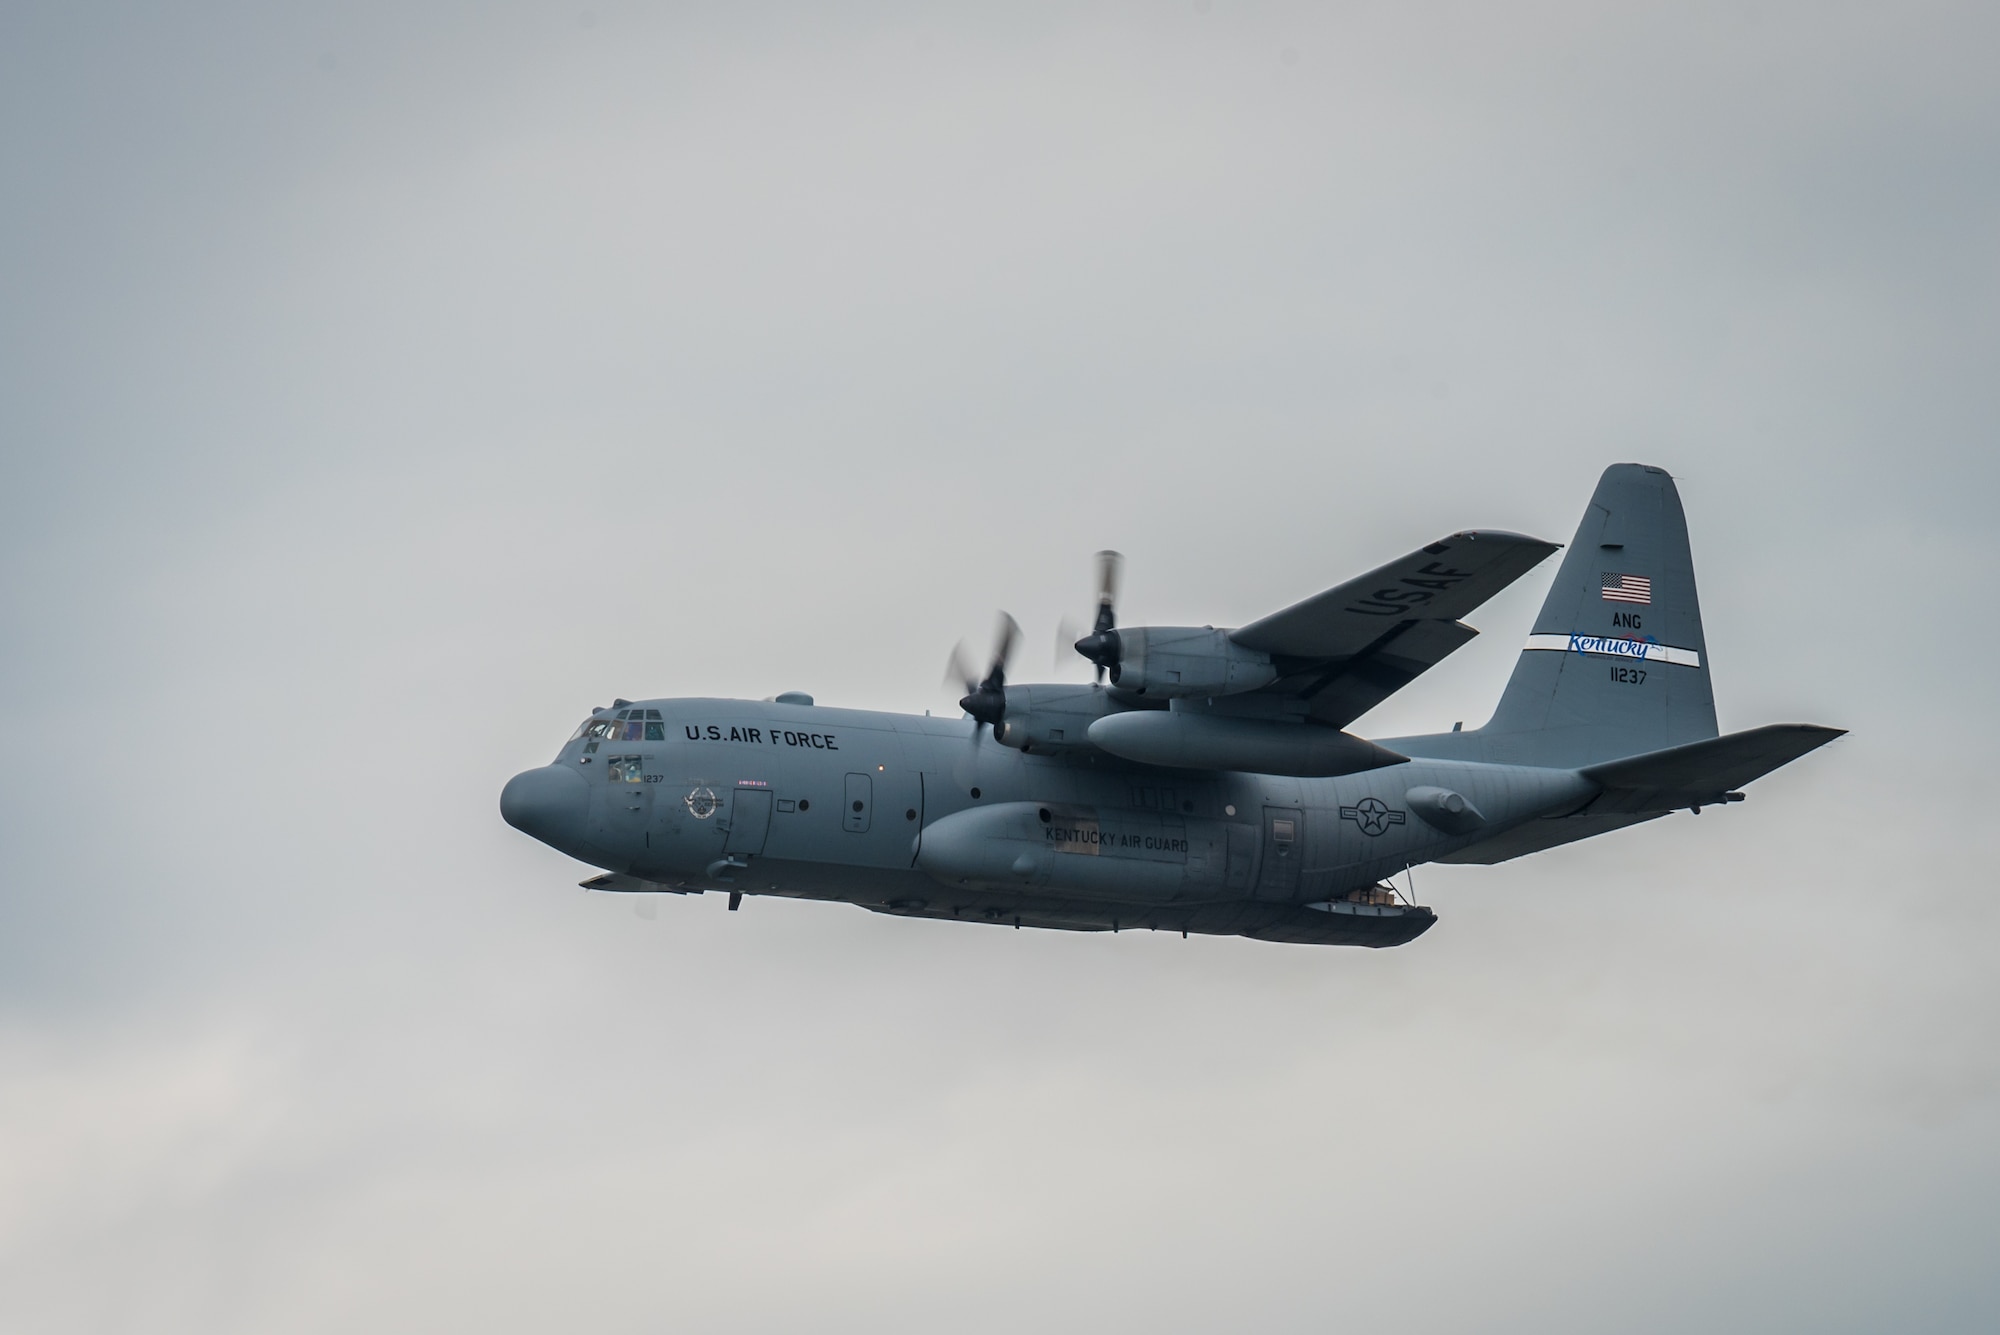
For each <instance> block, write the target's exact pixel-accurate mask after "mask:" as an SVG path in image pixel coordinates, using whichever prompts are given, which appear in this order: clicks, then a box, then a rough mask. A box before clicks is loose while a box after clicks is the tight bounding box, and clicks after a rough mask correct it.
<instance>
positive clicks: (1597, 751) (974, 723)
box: [500, 464, 1841, 946]
mask: <svg viewBox="0 0 2000 1335" xmlns="http://www.w3.org/2000/svg"><path fill="white" fill-rule="evenodd" d="M1556 550H1557V547H1556V545H1555V544H1554V543H1548V542H1542V541H1539V540H1537V539H1535V538H1529V537H1524V536H1522V535H1520V534H1518V533H1506V532H1497V531H1489V530H1479V531H1474V532H1468V533H1454V534H1452V535H1451V536H1450V537H1448V538H1443V539H1441V540H1439V541H1437V542H1434V543H1431V544H1430V545H1429V546H1427V547H1424V548H1423V549H1421V550H1419V551H1416V552H1412V553H1411V554H1410V555H1408V556H1406V557H1403V558H1402V559H1401V560H1397V561H1392V562H1390V563H1389V564H1388V565H1385V566H1383V567H1381V568H1380V569H1378V570H1372V571H1370V572H1369V573H1367V574H1365V575H1361V576H1359V577H1358V578H1355V579H1352V580H1349V581H1348V582H1347V583H1345V584H1341V585H1338V586H1336V587H1334V588H1331V589H1328V590H1327V591H1326V592H1324V593H1321V594H1318V595H1316V596H1314V597H1311V598H1308V599H1306V600H1305V601H1304V602H1301V603H1297V604H1295V605H1293V606H1291V607H1287V608H1285V609H1284V610H1282V611H1279V612H1273V613H1272V614H1271V615H1269V616H1267V617H1264V618H1262V619H1261V620H1258V621H1253V622H1251V623H1250V624H1249V625H1247V626H1243V627H1241V628H1239V629H1236V630H1217V629H1215V628H1213V627H1210V626H1195V627H1186V626H1143V627H1121V626H1119V625H1117V622H1116V616H1115V613H1114V609H1113V595H1114V591H1115V586H1116V580H1117V572H1118V562H1117V558H1116V557H1115V555H1113V554H1111V553H1104V554H1102V556H1101V564H1100V579H1099V589H1100V594H1099V607H1098V616H1097V624H1096V626H1095V627H1094V629H1093V630H1092V632H1091V633H1090V634H1089V635H1087V636H1085V637H1084V638H1082V639H1080V640H1078V641H1077V644H1076V648H1077V652H1079V653H1080V654H1082V655H1083V656H1084V657H1085V658H1086V659H1089V660H1090V661H1091V662H1093V663H1095V664H1096V665H1097V676H1098V681H1097V682H1096V683H1094V684H1068V685H1011V684H1009V683H1008V681H1007V677H1006V664H1007V659H1008V656H1009V653H1010V651H1011V649H1012V647H1013V644H1014V641H1015V639H1016V637H1017V632H1016V630H1015V628H1014V626H1013V623H1012V621H1011V620H1009V619H1006V618H1003V619H1002V633H1001V636H1000V644H999V646H998V648H997V649H996V652H995V654H994V657H993V662H992V666H991V667H990V669H989V670H988V671H987V673H986V675H985V676H984V678H983V679H981V680H978V681H971V680H968V681H967V687H966V694H965V698H964V699H963V700H961V701H960V702H959V703H960V705H961V707H962V708H963V709H964V710H965V713H966V715H967V716H969V720H970V727H969V735H968V719H967V718H957V719H948V718H931V717H930V716H928V715H922V716H918V715H909V714H880V713H873V712H869V711H864V710H854V709H831V708H826V707H824V706H821V705H817V704H815V703H814V702H813V699H812V697H811V696H809V695H805V694H802V693H798V692H788V693H786V694H784V695H780V696H777V697H775V698H774V699H770V700H763V701H750V700H709V699H688V700H643V701H637V702H634V701H627V700H618V701H615V702H614V703H613V704H612V705H610V706H608V707H606V708H603V709H598V710H594V711H593V712H592V714H591V716H590V718H588V719H586V720H585V721H584V723H583V725H582V726H581V727H579V728H578V729H577V730H576V734H575V735H574V736H573V737H571V738H570V740H569V742H568V743H567V744H566V745H565V746H564V747H563V748H562V751H561V753H560V754H559V755H558V756H557V757H556V759H555V761H554V762H553V763H551V764H548V765H544V766H542V767H541V768H539V769H531V770H528V771H527V772H525V773H522V774H517V775H515V776H514V778H512V779H511V780H509V781H508V783H507V786H506V789H505V790H504V791H503V792H502V793H501V795H500V812H501V815H502V816H503V817H504V818H505V819H506V821H507V822H508V823H509V824H510V825H513V826H514V827H515V828H516V829H519V830H521V831H523V832H524V833H526V834H529V835H532V836H534V837H535V838H536V839H539V840H541V841H542V842H543V843H546V844H548V845H550V846H551V847H553V848H557V849H559V850H561V851H562V852H564V853H567V854H569V855H570V856H571V857H574V858H577V859H580V860H581V861H583V862H586V863H589V864H590V865H592V866H594V867H597V868H601V869H603V874H602V875H597V876H593V877H591V878H590V879H588V880H586V881H584V882H583V883H582V884H583V885H584V886H585V887H586V888H588V889H592V890H607V891H623V892H640V893H646V892H666V893H673V894H700V893H702V892H703V891H707V890H718V891H725V892H727V893H728V895H729V907H730V908H731V909H734V908H737V907H738V906H739V905H740V904H741V903H742V898H743V896H744V895H776V896H783V897H787V898H794V899H830V900H842V901H845V902H848V903H852V904H859V905H860V906H861V907H863V908H866V909H872V910H874V911H875V912H877V913H890V914H899V915H902V916H905V917H919V918H957V919H963V920H966V921H970V922H984V923H1000V924H1004V925H1010V926H1014V927H1059V928H1067V929H1071V930H1081V931H1096V930H1104V929H1108V930H1111V931H1117V930H1119V929H1120V928H1148V929H1152V930H1155V931H1177V932H1180V933H1182V934H1183V935H1185V934H1187V933H1188V932H1208V933H1218V934H1224V935H1232V934H1233V935H1239V936H1249V937H1255V938H1257V939H1258V940H1262V941H1291V942H1300V943H1311V944H1323V945H1357V946H1395V945H1401V944H1403V943H1404V942H1406V941H1409V940H1412V939H1413V938H1415V937H1416V936H1418V935H1419V934H1420V933H1422V932H1423V931H1424V930H1425V929H1426V928H1428V927H1429V926H1430V925H1431V924H1432V923H1434V922H1436V921H1437V918H1436V915H1434V914H1433V913H1432V912H1431V911H1430V910H1429V909H1428V908H1424V907H1421V906H1419V905H1417V904H1414V903H1411V902H1409V901H1408V900H1407V899H1405V898H1404V897H1403V896H1402V895H1399V894H1398V893H1396V892H1395V891H1394V890H1393V889H1392V888H1391V886H1390V885H1389V884H1387V883H1386V882H1387V879H1388V878H1389V877H1392V876H1393V875H1395V874H1396V873H1399V872H1403V871H1405V870H1406V869H1408V868H1410V867H1412V866H1414V865H1416V864H1418V863H1425V862H1459V863H1467V862H1469V863H1495V862H1504V861H1506V860H1508V859H1509V858H1517V857H1520V856H1522V855H1523V854H1526V853H1533V852H1537V851H1539V850H1541V849H1545V848H1553V847H1555V846H1556V845H1558V844H1567V843H1570V842H1573V841H1575V840H1578V839H1587V838H1589V837H1591V836H1593V835H1599V834H1606V833H1609V832H1610V831H1612V830H1618V829H1623V828H1624V827H1626V826H1628V825H1636V824H1638V823H1639V822H1641V821H1648V820H1653V819H1656V818H1658V817H1660V816H1664V815H1666V814H1668V813H1669V812H1674V811H1683V810H1685V811H1693V812H1697V813H1698V812H1700V811H1701V810H1702V808H1704V807H1709V806H1722V805H1725V804H1728V803H1733V802H1740V801H1742V800H1743V794H1742V792H1741V791H1739V790H1740V789H1741V788H1742V787H1743V786H1744V785H1745V784H1746V783H1748V782H1749V781H1750V780H1752V779H1755V778H1758V777H1760V776H1762V775H1764V774H1768V773H1769V772H1771V771H1772V770H1774V769H1777V768H1778V767H1779V766H1780V765H1784V764H1786V763H1787V762H1789V761H1792V760H1795V759H1797V758H1798V757H1800V756H1802V755H1804V754H1805V753H1806V752H1808V751H1811V750H1813V749H1814V748H1815V747H1819V746H1822V745H1824V744H1825V743H1827V742H1829V741H1831V740H1833V739H1834V738H1835V737H1838V736H1840V735H1841V730H1840V729H1838V728H1825V727H1818V726H1814V725H1812V724H1772V725H1768V726H1766V727H1761V728H1752V729H1750V730H1749V731H1747V732H1735V733H1730V734H1729V735H1728V736H1726V737H1725V736H1719V735H1718V734H1717V730H1716V724H1715V697H1714V694H1713V693H1712V691H1711V689H1710V684H1709V675H1708V673H1709V661H1708V645H1707V644H1706V642H1705V641H1704V640H1703V638H1702V631H1701V613H1700V611H1699V608H1698V607H1697V605H1696V601H1695V584H1694V562H1693V559H1692V557H1691V555H1690V553H1689V550H1688V538H1687V522H1686V520H1685V518H1684V517H1683V515H1682V512H1681V503H1680V496H1679V494H1678V492H1677V491H1676V490H1675V488H1674V483H1673V479H1672V478H1670V477H1669V476H1668V475H1667V474H1666V473H1665V472H1664V471H1663V470H1661V469H1658V468H1652V467H1647V466H1645V465H1641V464H1616V465H1613V466H1612V467H1611V468H1609V469H1607V470H1605V473H1604V476H1603V478H1602V479H1601V480H1600V481H1599V482H1598V484H1597V491H1596V494H1595V495H1593V496H1592V497H1591V500H1590V508H1589V509H1587V510H1586V511H1585V512H1584V517H1583V522H1582V524H1581V525H1580V526H1579V527H1578V528H1577V531H1576V537H1575V539H1574V540H1573V541H1572V543H1571V544H1570V548H1569V552H1568V554H1567V555H1566V556H1565V557H1564V559H1563V563H1562V567H1561V569H1560V571H1559V572H1558V574H1557V575H1556V580H1555V584H1554V586H1553V587H1552V588H1551V589H1550V590H1549V595H1548V598H1547V600H1546V601H1545V602H1544V603H1543V604H1542V610H1541V614H1540V615H1539V616H1538V617H1537V618H1536V619H1535V625H1534V632H1533V633H1532V634H1531V635H1529V636H1528V642H1527V646H1526V647H1525V648H1524V649H1523V651H1522V653H1521V656H1520V659H1519V661H1518V663H1517V665H1516V667H1515V669H1514V675H1513V677H1512V678H1511V679H1510V680H1509V681H1508V683H1507V689H1506V691H1505V693H1504V694H1502V696H1501V697H1500V704H1499V706H1498V708H1497V709H1495V711H1494V713H1493V717H1492V719H1491V721H1489V722H1488V723H1487V724H1486V725H1485V726H1484V727H1482V728H1475V729H1471V730H1465V731H1461V730H1459V729H1458V728H1454V729H1453V730H1452V731H1450V732H1445V733H1435V734H1430V735H1427V736H1421V737H1388V738H1380V739H1375V740H1367V739H1364V738H1361V737H1357V736H1355V735H1354V734H1352V733H1350V732H1347V731H1346V730H1345V729H1346V728H1347V726H1348V725H1349V724H1350V723H1352V722H1353V721H1354V720H1355V719H1357V718H1359V717H1360V716H1361V715H1362V714H1364V713H1366V712H1367V711H1368V710H1369V709H1370V708H1372V707H1373V706H1375V705H1376V704H1377V703H1379V702H1380V701H1382V700H1383V699H1385V698H1386V697H1387V696H1389V695H1390V694H1391V693H1392V692H1394V691H1396V690H1398V689H1399V688H1401V687H1402V686H1404V685H1405V684H1406V683H1408V682H1409V681H1411V680H1412V679H1414V678H1415V677H1417V676H1418V675H1419V674H1420V673H1422V672H1423V671H1424V670H1425V669H1426V668H1429V667H1431V666H1432V665H1433V664H1435V663H1437V662H1439V661H1440V660H1442V659H1443V658H1444V657H1445V655H1447V654H1449V653H1450V652H1451V651H1452V650H1454V649H1456V648H1458V647H1459V646H1460V645H1462V644H1464V643H1466V641H1468V640H1470V639H1471V638H1472V637H1473V636H1474V635H1475V634H1477V633H1478V632H1476V631H1475V630H1473V628H1472V627H1470V626H1468V625H1466V624H1465V623H1464V622H1463V621H1462V620H1460V618H1462V617H1464V616H1465V615H1467V614H1468V613H1470V612H1471V611H1472V610H1473V609H1474V608H1476V607H1478V606H1479V605H1480V604H1482V603H1484V602H1485V601H1486V600H1487V599H1489V598H1491V597H1492V596H1493V595H1494V594H1496V593H1498V592H1499V591H1500V590H1502V589H1504V588H1506V587H1507V586H1508V585H1509V584H1511V583H1513V582H1514V581H1515V580H1516V579H1519V578H1520V577H1521V576H1522V575H1524V574H1526V573H1527V572H1528V571H1529V570H1530V569H1532V568H1533V567H1534V566H1535V565H1537V564H1538V563H1539V562H1541V561H1542V560H1543V559H1544V558H1545V557H1547V556H1548V555H1549V554H1550V553H1551V552H1554V551H1556ZM1107 674H1108V675H1109V678H1110V680H1109V682H1108V683H1106V682H1105V681H1104V677H1105V676H1106V675H1107ZM968 676H969V674H968ZM989 731H990V733H991V740H990V741H989V740H983V739H982V737H983V734H984V733H986V732H989Z"/></svg>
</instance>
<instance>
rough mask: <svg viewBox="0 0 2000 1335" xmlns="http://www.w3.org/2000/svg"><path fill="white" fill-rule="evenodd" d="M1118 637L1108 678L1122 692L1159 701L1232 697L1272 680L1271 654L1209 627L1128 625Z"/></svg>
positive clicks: (1273, 678) (1274, 670) (1275, 673)
mask: <svg viewBox="0 0 2000 1335" xmlns="http://www.w3.org/2000/svg"><path fill="white" fill-rule="evenodd" d="M1117 635H1118V650H1119V652H1118V664H1117V666H1116V667H1113V668H1112V669H1111V680H1112V681H1114V682H1116V683H1117V684H1118V688H1119V689H1120V690H1123V691H1130V692H1132V693H1133V694H1134V695H1148V696H1157V697H1160V698H1162V699H1171V698H1174V697H1183V698H1185V697H1190V696H1204V695H1237V694H1240V693H1242V692H1244V691H1254V690H1257V689H1258V688H1260V687H1263V686H1268V685H1270V684H1271V683H1272V682H1274V681H1276V680H1277V679H1278V669H1277V668H1276V667H1275V666H1274V665H1273V664H1272V662H1271V656H1270V655H1269V654H1265V653H1259V652H1258V651H1257V650H1255V649H1245V648H1244V647H1243V646H1242V645H1240V644H1237V643H1236V642H1235V641H1234V640H1231V639H1230V638H1229V632H1228V631H1226V630H1216V629H1214V628H1213V627H1210V626H1134V627H1131V628H1130V629H1121V630H1119V631H1118V632H1117Z"/></svg>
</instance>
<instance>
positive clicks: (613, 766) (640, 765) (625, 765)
mask: <svg viewBox="0 0 2000 1335" xmlns="http://www.w3.org/2000/svg"><path fill="white" fill-rule="evenodd" d="M645 768H646V765H645V758H644V757H642V756H608V757H606V761H605V766H604V775H605V777H606V778H608V779H610V780H611V782H613V783H638V782H639V781H640V780H641V779H642V778H644V777H645V775H644V770H645Z"/></svg>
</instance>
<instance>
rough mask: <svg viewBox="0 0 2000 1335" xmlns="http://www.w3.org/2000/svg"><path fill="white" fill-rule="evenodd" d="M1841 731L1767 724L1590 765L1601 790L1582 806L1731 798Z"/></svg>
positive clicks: (1627, 807) (1595, 810) (1649, 806)
mask: <svg viewBox="0 0 2000 1335" xmlns="http://www.w3.org/2000/svg"><path fill="white" fill-rule="evenodd" d="M1845 731H1846V729H1844V728H1823V727H1820V726H1819V725H1818V724H1814V723H1773V724H1770V725H1768V726H1766V727H1762V728H1752V729H1750V730H1749V731H1748V732H1732V733H1730V734H1728V735H1727V736H1724V737H1711V738H1709V739H1708V740H1706V741H1700V742H1688V743H1687V744H1685V745H1682V746H1670V747H1668V748H1666V749H1665V750H1664V751H1648V752H1646V753H1645V754H1643V755H1636V756H1629V757H1627V758H1625V759H1623V760H1607V761H1605V762H1603V763H1602V764H1597V765H1590V766H1587V767H1585V769H1584V770H1583V776H1584V777H1585V778H1586V779H1589V780H1591V781H1592V782H1593V783H1596V784H1598V785H1599V786H1600V787H1602V788H1603V789H1604V792H1603V793H1602V794H1601V795H1599V796H1598V797H1597V798H1596V799H1595V800H1593V801H1592V802H1591V803H1590V805H1589V806H1588V807H1587V808H1586V810H1587V811H1589V812H1590V814H1592V815H1608V814H1611V813H1614V812H1644V811H1677V810H1680V809H1681V808H1683V807H1698V806H1706V805H1708V804H1710V803H1720V802H1723V801H1729V800H1733V798H1731V797H1730V796H1729V795H1730V794H1732V793H1733V792H1734V790H1736V789H1738V788H1741V787H1742V786H1743V785H1744V784H1746V783H1749V782H1750V781H1751V780H1752V779H1757V778H1761V777H1763V776H1764V775H1766V774H1769V773H1770V772H1771V771H1772V770H1774V769H1777V768H1778V767H1779V766H1780V765H1788V764H1790V763H1791V762H1792V761H1794V760H1797V759H1798V758H1799V757H1800V756H1802V755H1804V754H1806V753H1807V752H1808V751H1815V750H1818V749H1819V748H1820V747H1822V746H1825V745H1826V744H1827V743H1828V742H1830V741H1832V740H1833V739H1834V738H1836V737H1839V736H1841V735H1843V734H1844V733H1845Z"/></svg>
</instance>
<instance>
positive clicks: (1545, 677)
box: [1478, 464, 1716, 768]
mask: <svg viewBox="0 0 2000 1335" xmlns="http://www.w3.org/2000/svg"><path fill="white" fill-rule="evenodd" d="M1715 735H1716V727H1715V694H1714V692H1713V691H1712V690H1711V689H1710V687H1709V678H1708V644H1707V642H1706V641H1705V640H1704V639H1703V638H1702V633H1701V606H1700V604H1699V603H1698V602H1697V600H1696V598H1695V587H1694V557H1693V555H1692V553H1691V552H1690V551H1689V549H1688V535H1687V518H1686V516H1685V515H1683V514H1682V512H1681V498H1680V493H1679V492H1678V491H1676V490H1675V489H1674V480H1673V478H1671V477H1670V476H1668V475H1667V473H1666V471H1665V470H1664V469H1659V468H1652V467H1649V466H1647V465H1645V464H1613V465H1612V466H1611V467H1609V468H1607V469H1605V470H1604V476H1603V477H1602V478H1600V479H1598V483H1597V491H1596V493H1595V494H1594V495H1592V496H1591V498H1590V508H1589V509H1587V510H1586V511H1584V515H1583V522H1582V523H1581V524H1579V525H1578V526H1577V530H1576V537H1575V539H1574V540H1573V541H1572V542H1571V543H1570V547H1569V551H1567V552H1566V553H1564V555H1563V563H1562V569H1561V570H1560V571H1558V572H1557V574H1556V582H1555V585H1554V586H1553V587H1552V588H1551V589H1550V590H1549V596H1548V598H1547V600H1546V601H1545V602H1543V604H1542V610H1541V614H1540V615H1539V616H1537V617H1536V618H1535V630H1534V633H1533V634H1532V635H1530V636H1529V637H1528V645H1527V648H1526V649H1524V650H1523V651H1522V653H1521V657H1520V661H1519V662H1518V663H1517V664H1516V665H1515V668H1514V675H1513V677H1511V678H1510V679H1509V680H1508V682H1507V690H1506V692H1505V693H1504V694H1503V695H1502V696H1501V697H1500V705H1499V707H1498V708H1497V709H1495V710H1494V711H1493V718H1492V720H1491V721H1490V722H1488V723H1487V725H1486V726H1485V727H1484V728H1481V729H1480V730H1479V744H1478V749H1479V750H1480V751H1481V752H1482V753H1484V755H1485V756H1486V758H1488V759H1491V760H1497V761H1508V762H1512V763H1515V764H1526V765H1552V766H1561V767H1563V768H1571V767H1577V766H1583V765H1590V764H1595V763H1597V762H1599V761H1605V760H1615V759H1618V758H1620V757H1624V756H1630V755H1637V754H1638V753H1640V752H1642V751H1657V750H1659V749H1661V748H1663V747H1668V746H1678V745H1680V744H1681V743H1683V742H1694V741H1701V740H1703V739H1705V738H1709V737H1713V736H1715Z"/></svg>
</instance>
